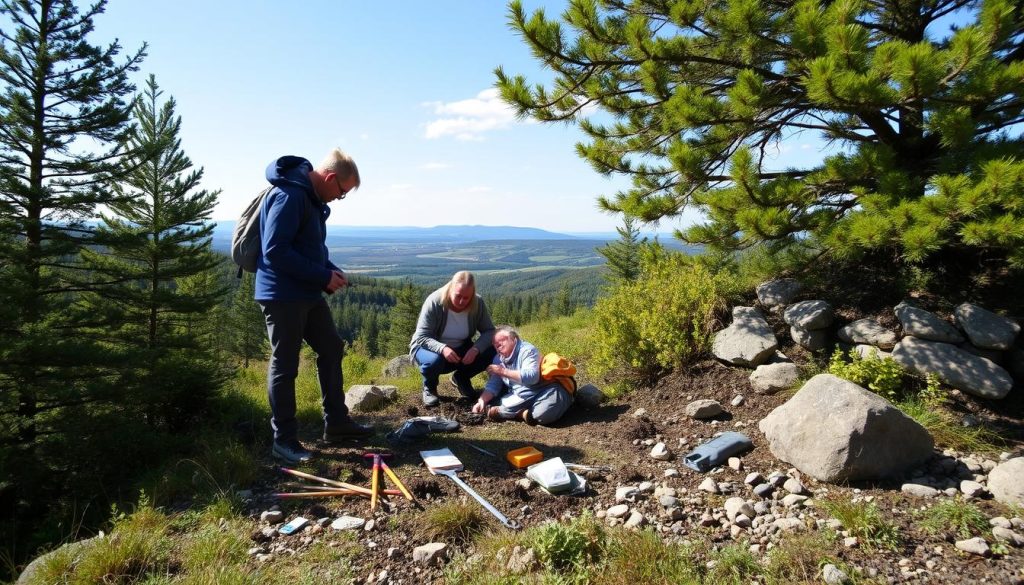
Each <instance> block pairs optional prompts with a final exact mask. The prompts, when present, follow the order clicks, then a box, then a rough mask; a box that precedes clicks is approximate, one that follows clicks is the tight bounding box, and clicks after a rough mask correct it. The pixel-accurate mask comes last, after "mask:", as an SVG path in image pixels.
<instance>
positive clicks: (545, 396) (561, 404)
mask: <svg viewBox="0 0 1024 585" xmlns="http://www.w3.org/2000/svg"><path fill="white" fill-rule="evenodd" d="M499 400H500V399H499ZM572 400H573V399H572V395H571V394H569V392H568V391H566V389H565V388H563V387H562V385H561V384H559V383H558V382H553V383H551V384H549V385H548V386H547V387H546V388H544V389H543V390H541V391H540V392H538V393H537V394H536V395H535V396H534V397H533V398H531V399H529V400H527V401H526V402H524V403H522V404H520V405H519V406H516V407H515V408H505V407H504V406H501V404H500V402H499V404H498V415H499V416H501V418H504V419H510V420H511V419H514V418H516V417H517V416H519V413H521V412H522V411H524V410H527V409H529V411H530V416H532V417H533V420H535V421H537V423H538V424H542V425H549V424H551V423H553V422H555V421H556V420H558V419H560V418H562V415H564V414H565V412H566V411H567V410H569V407H570V406H572Z"/></svg>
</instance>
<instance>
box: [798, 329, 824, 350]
mask: <svg viewBox="0 0 1024 585" xmlns="http://www.w3.org/2000/svg"><path fill="white" fill-rule="evenodd" d="M789 336H790V337H792V338H793V341H795V342H797V343H798V344H800V346H801V347H804V348H806V349H809V350H811V351H821V350H823V349H825V348H826V347H827V346H828V329H811V330H808V329H802V328H800V327H790V328H789Z"/></svg>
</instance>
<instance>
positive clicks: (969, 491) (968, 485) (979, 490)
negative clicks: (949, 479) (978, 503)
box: [960, 479, 988, 498]
mask: <svg viewBox="0 0 1024 585" xmlns="http://www.w3.org/2000/svg"><path fill="white" fill-rule="evenodd" d="M960 492H961V493H963V494H964V495H965V496H967V497H969V498H980V497H981V496H983V495H985V494H986V493H987V492H988V490H986V489H985V486H983V485H981V484H980V483H978V482H976V481H971V480H969V479H965V480H963V481H961V482H960Z"/></svg>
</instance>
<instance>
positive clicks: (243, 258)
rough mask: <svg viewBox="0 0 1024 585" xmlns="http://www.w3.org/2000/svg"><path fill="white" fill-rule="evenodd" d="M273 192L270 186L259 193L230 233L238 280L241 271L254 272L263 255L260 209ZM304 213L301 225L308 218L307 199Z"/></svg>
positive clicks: (306, 199) (305, 198)
mask: <svg viewBox="0 0 1024 585" xmlns="http://www.w3.org/2000/svg"><path fill="white" fill-rule="evenodd" d="M273 190H274V186H273V185H271V186H269V187H267V188H266V189H264V190H262V191H260V194H259V195H257V196H256V198H255V199H253V200H252V201H251V202H249V205H248V206H246V208H245V211H243V212H242V217H240V218H238V223H236V224H235V230H234V232H232V233H231V260H232V261H233V262H234V263H235V264H237V265H238V278H241V277H242V271H243V270H245V271H246V272H256V264H257V263H258V262H259V259H260V254H261V253H263V236H262V232H263V229H262V226H261V225H260V209H262V208H263V200H264V199H266V198H267V194H268V193H270V192H271V191H273ZM303 201H305V202H306V212H305V214H304V215H303V216H302V223H303V225H304V224H305V223H306V219H308V216H309V207H310V205H309V198H308V197H304V198H303Z"/></svg>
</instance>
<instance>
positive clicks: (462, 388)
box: [451, 372, 480, 402]
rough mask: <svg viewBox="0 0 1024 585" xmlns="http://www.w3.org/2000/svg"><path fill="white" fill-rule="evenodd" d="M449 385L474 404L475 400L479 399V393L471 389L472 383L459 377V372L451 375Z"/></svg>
mask: <svg viewBox="0 0 1024 585" xmlns="http://www.w3.org/2000/svg"><path fill="white" fill-rule="evenodd" d="M451 383H452V386H455V389H456V390H458V391H459V394H461V395H462V397H463V398H467V399H469V400H472V401H473V402H476V399H477V398H480V393H479V392H477V391H476V390H475V389H474V388H473V381H472V380H467V379H465V378H463V377H462V376H460V375H459V372H455V373H454V374H452V379H451Z"/></svg>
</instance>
